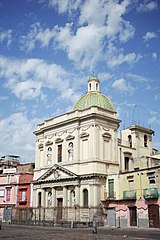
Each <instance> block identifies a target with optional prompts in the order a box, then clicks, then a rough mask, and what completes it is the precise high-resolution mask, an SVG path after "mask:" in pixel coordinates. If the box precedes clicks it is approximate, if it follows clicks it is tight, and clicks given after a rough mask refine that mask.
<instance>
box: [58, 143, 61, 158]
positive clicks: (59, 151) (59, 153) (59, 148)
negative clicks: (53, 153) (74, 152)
mask: <svg viewBox="0 0 160 240" xmlns="http://www.w3.org/2000/svg"><path fill="white" fill-rule="evenodd" d="M58 162H62V144H60V145H58Z"/></svg>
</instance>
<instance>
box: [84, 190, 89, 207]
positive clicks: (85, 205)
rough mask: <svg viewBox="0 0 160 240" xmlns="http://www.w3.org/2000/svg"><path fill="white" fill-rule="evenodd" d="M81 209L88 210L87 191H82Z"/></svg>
mask: <svg viewBox="0 0 160 240" xmlns="http://www.w3.org/2000/svg"><path fill="white" fill-rule="evenodd" d="M83 207H84V208H88V190H87V189H84V190H83Z"/></svg>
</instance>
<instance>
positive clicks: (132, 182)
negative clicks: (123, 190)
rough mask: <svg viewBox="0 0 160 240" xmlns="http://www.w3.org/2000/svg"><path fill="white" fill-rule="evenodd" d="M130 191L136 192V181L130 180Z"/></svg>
mask: <svg viewBox="0 0 160 240" xmlns="http://www.w3.org/2000/svg"><path fill="white" fill-rule="evenodd" d="M129 190H134V181H133V180H129Z"/></svg>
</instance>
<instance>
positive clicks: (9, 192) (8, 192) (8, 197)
mask: <svg viewBox="0 0 160 240" xmlns="http://www.w3.org/2000/svg"><path fill="white" fill-rule="evenodd" d="M10 199H11V188H7V189H6V201H7V202H8V201H10Z"/></svg>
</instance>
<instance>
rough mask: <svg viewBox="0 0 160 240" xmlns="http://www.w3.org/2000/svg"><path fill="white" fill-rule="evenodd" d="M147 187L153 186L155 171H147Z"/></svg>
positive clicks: (154, 183) (154, 184)
mask: <svg viewBox="0 0 160 240" xmlns="http://www.w3.org/2000/svg"><path fill="white" fill-rule="evenodd" d="M147 175H148V181H149V187H150V188H154V187H155V186H156V178H155V173H148V174H147Z"/></svg>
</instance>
